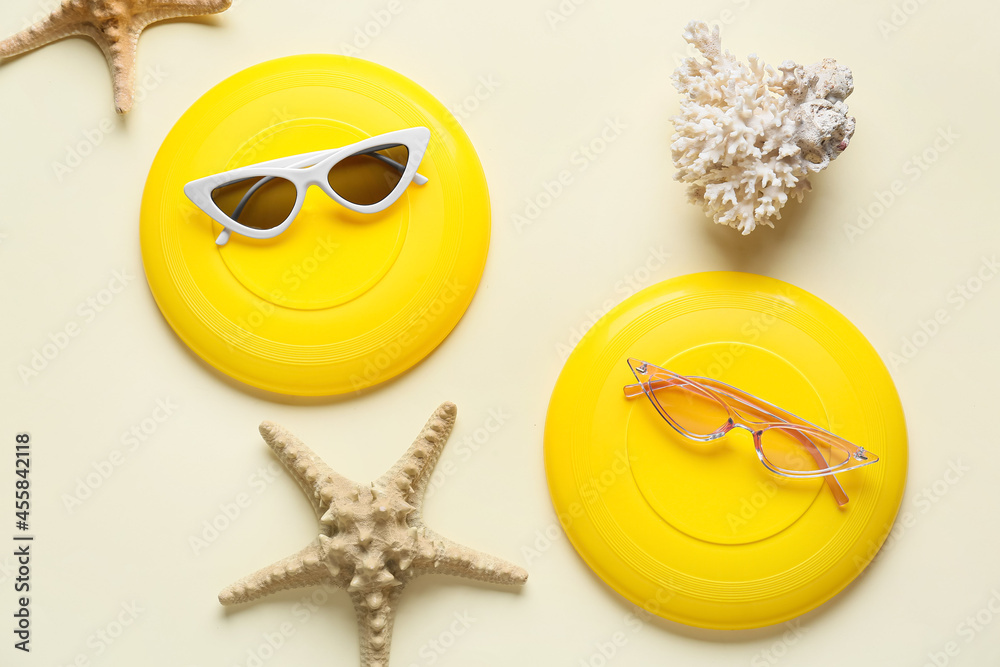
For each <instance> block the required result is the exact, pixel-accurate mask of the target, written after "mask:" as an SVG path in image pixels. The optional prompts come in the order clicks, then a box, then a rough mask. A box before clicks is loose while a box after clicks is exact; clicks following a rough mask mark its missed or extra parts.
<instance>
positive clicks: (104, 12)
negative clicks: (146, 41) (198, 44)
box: [0, 0, 233, 114]
mask: <svg viewBox="0 0 1000 667" xmlns="http://www.w3.org/2000/svg"><path fill="white" fill-rule="evenodd" d="M232 4H233V0H64V2H63V3H62V5H61V6H60V7H59V8H58V9H56V10H55V11H54V12H52V13H51V14H50V15H49V16H48V17H46V18H44V19H42V20H41V21H39V22H38V23H36V24H35V25H33V26H31V27H29V28H25V29H24V30H22V31H21V32H19V33H17V34H16V35H14V36H12V37H8V38H7V39H5V40H3V41H2V42H0V58H9V57H10V56H16V55H18V54H21V53H24V52H26V51H31V50H32V49H37V48H38V47H40V46H45V45H46V44H49V43H50V42H54V41H56V40H59V39H62V38H63V37H69V36H71V35H85V36H87V37H90V38H92V39H93V40H94V41H95V42H97V45H98V46H100V47H101V51H103V52H104V57H105V58H107V59H108V65H109V66H110V67H111V78H112V82H113V85H114V90H115V109H116V110H117V111H118V113H120V114H124V113H127V112H128V110H129V109H131V108H132V99H133V97H134V95H135V51H136V45H137V44H138V42H139V33H141V32H142V31H143V29H144V28H145V27H146V26H148V25H149V24H150V23H155V22H156V21H164V20H166V19H174V18H180V17H185V16H203V15H205V14H216V13H218V12H221V11H224V10H226V9H229V7H230V6H231V5H232Z"/></svg>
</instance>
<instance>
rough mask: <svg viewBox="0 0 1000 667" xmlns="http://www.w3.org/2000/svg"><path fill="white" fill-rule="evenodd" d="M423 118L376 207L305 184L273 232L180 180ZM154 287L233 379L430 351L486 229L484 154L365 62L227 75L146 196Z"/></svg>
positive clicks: (281, 66) (283, 383) (308, 391)
mask: <svg viewBox="0 0 1000 667" xmlns="http://www.w3.org/2000/svg"><path fill="white" fill-rule="evenodd" d="M416 126H424V127H427V128H429V129H430V130H431V139H430V145H429V147H428V149H427V153H426V154H425V155H424V157H423V160H422V162H421V163H420V167H419V172H420V173H421V174H423V175H424V176H426V177H427V178H428V179H429V181H428V182H427V183H426V184H424V185H420V186H417V185H414V184H411V185H410V187H409V188H407V190H406V191H405V192H404V193H403V195H402V196H401V197H400V198H399V200H397V201H396V202H395V203H393V204H392V205H391V206H390V207H388V208H387V209H386V210H384V211H382V212H380V213H375V214H362V213H357V212H354V211H351V210H349V209H347V208H345V207H343V206H340V205H338V204H337V203H336V202H334V201H333V200H331V199H330V198H329V197H327V196H326V195H325V194H324V193H323V192H321V191H320V190H319V189H318V188H310V190H309V193H308V195H307V196H306V200H305V204H304V206H303V209H302V212H301V213H300V214H299V215H298V216H297V217H296V218H295V220H294V221H293V222H292V224H291V226H290V227H289V228H288V229H287V230H286V231H285V232H283V233H282V234H280V235H278V236H276V237H274V238H271V239H251V238H247V237H245V236H240V235H238V234H234V235H233V236H232V238H231V239H230V241H229V242H228V243H227V244H226V245H224V246H216V244H215V238H216V236H217V235H218V234H219V232H220V231H221V230H222V227H221V226H220V225H219V224H217V223H216V222H214V221H213V220H212V219H211V218H209V217H208V216H207V215H206V214H205V213H203V212H202V211H201V210H200V209H198V208H197V207H196V206H194V204H192V203H191V202H190V201H189V200H188V199H187V197H185V195H184V192H183V188H184V185H185V184H186V183H188V182H189V181H192V180H195V179H197V178H201V177H203V176H209V175H212V174H217V173H220V172H223V171H227V170H229V169H234V168H236V167H241V166H244V165H248V164H254V163H258V162H262V161H266V160H271V159H274V158H279V157H284V156H288V155H296V154H299V153H306V152H312V151H317V150H322V149H326V148H335V147H338V146H344V145H347V144H351V143H354V142H357V141H360V140H362V139H364V138H367V137H370V136H374V135H377V134H382V133H385V132H390V131H393V130H400V129H404V128H409V127H416ZM140 237H141V242H142V257H143V264H144V266H145V270H146V277H147V279H148V281H149V286H150V289H151V290H152V293H153V296H154V297H155V299H156V303H157V305H158V306H159V308H160V310H161V311H162V313H163V315H164V317H165V318H166V320H167V322H169V323H170V326H171V327H173V329H174V331H175V332H176V333H177V335H178V336H180V338H181V339H182V340H183V341H184V342H185V343H186V344H187V345H188V346H189V347H190V348H191V349H192V350H194V352H195V353H197V354H198V355H199V356H200V357H202V358H203V359H204V360H205V361H207V362H208V363H210V364H211V365H212V366H215V367H216V368H218V369H219V370H220V371H222V372H223V373H226V374H228V375H230V376H232V377H234V378H236V379H238V380H241V381H242V382H245V383H247V384H250V385H253V386H255V387H259V388H261V389H265V390H268V391H273V392H279V393H285V394H295V395H303V396H321V395H334V394H343V393H346V392H351V391H357V390H360V389H364V388H366V387H369V386H372V385H374V384H377V383H379V382H383V381H385V380H387V379H389V378H392V377H394V376H396V375H398V374H399V373H402V372H403V371H405V370H407V369H408V368H410V367H411V366H413V365H414V364H416V363H417V362H419V361H420V360H421V359H423V358H424V357H425V356H426V355H428V354H429V353H430V352H431V351H432V350H433V349H434V348H435V347H437V345H438V344H440V343H441V341H443V340H444V338H445V337H446V336H447V335H448V334H449V333H450V332H451V330H452V329H453V328H454V327H455V325H456V324H457V323H458V321H459V319H460V318H461V317H462V315H463V313H464V312H465V310H466V308H467V307H468V305H469V302H470V301H471V300H472V296H473V294H474V293H475V291H476V287H477V285H478V284H479V279H480V277H481V275H482V272H483V267H484V265H485V262H486V254H487V250H488V248H489V239H490V207H489V194H488V192H487V188H486V179H485V176H484V175H483V169H482V166H481V164H480V162H479V158H478V157H477V155H476V152H475V150H474V149H473V147H472V144H471V142H470V141H469V139H468V137H467V136H466V134H465V132H464V131H463V130H462V128H461V126H460V125H459V124H458V121H456V120H455V118H454V117H453V116H452V115H451V114H450V113H449V112H448V110H447V109H445V107H444V106H443V105H442V104H441V103H440V102H438V101H437V100H436V99H434V98H433V97H432V96H431V95H430V93H428V92H427V91H425V90H424V89H422V88H420V87H419V86H418V85H417V84H415V83H414V82H412V81H410V80H409V79H407V78H405V77H403V76H401V75H400V74H397V73H396V72H393V71H391V70H388V69H386V68H384V67H380V66H378V65H375V64H373V63H370V62H367V61H364V60H359V59H356V58H349V57H346V56H333V55H305V56H292V57H288V58H281V59H278V60H273V61H270V62H265V63H262V64H260V65H256V66H254V67H251V68H249V69H247V70H244V71H242V72H240V73H239V74H236V75H235V76H233V77H231V78H229V79H226V80H225V81H223V82H222V83H220V84H219V85H217V86H216V87H214V88H213V89H212V90H210V91H209V92H208V93H206V94H205V95H204V96H203V97H202V98H201V99H199V100H198V101H197V102H195V103H194V105H192V106H191V108H190V109H189V110H188V111H187V112H186V113H185V114H184V115H183V116H182V117H181V118H180V120H179V121H177V124H176V125H175V126H174V128H173V129H172V130H171V132H170V134H169V135H168V136H167V138H166V140H165V141H164V142H163V145H162V147H161V148H160V150H159V152H158V153H157V155H156V159H155V160H154V162H153V166H152V168H151V169H150V172H149V178H148V179H147V181H146V189H145V192H144V194H143V200H142V215H141V233H140Z"/></svg>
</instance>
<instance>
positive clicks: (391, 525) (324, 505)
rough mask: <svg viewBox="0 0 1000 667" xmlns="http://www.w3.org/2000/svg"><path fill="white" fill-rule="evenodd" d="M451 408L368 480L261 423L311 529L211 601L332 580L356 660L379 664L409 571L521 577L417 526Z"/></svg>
mask: <svg viewBox="0 0 1000 667" xmlns="http://www.w3.org/2000/svg"><path fill="white" fill-rule="evenodd" d="M456 412H457V410H456V408H455V405H454V404H453V403H444V404H442V405H441V406H440V407H439V408H438V409H437V410H436V411H435V412H434V414H433V415H432V416H431V418H430V420H429V421H428V422H427V424H426V425H425V426H424V429H423V430H422V431H421V432H420V435H419V436H417V439H416V440H415V441H414V442H413V444H412V445H410V448H409V449H408V450H407V452H406V453H405V454H404V455H403V456H402V458H400V459H399V461H397V462H396V464H395V465H394V466H392V467H391V468H390V469H389V470H388V471H387V472H386V473H385V474H384V475H382V476H381V477H380V478H378V479H377V480H376V481H374V482H372V483H370V484H358V483H356V482H352V481H351V480H349V479H347V478H345V477H342V476H341V475H339V474H337V473H336V472H334V471H333V470H332V469H331V468H330V467H329V466H327V465H326V464H325V463H323V461H322V460H320V458H319V457H318V456H316V454H314V453H313V452H312V450H310V449H309V448H308V447H306V446H305V445H304V444H302V443H301V442H299V440H298V439H296V438H295V437H294V436H293V435H291V434H290V433H289V432H288V431H286V430H285V429H283V428H281V427H280V426H278V425H276V424H273V423H271V422H264V423H263V424H261V425H260V433H261V435H262V436H263V437H264V440H265V441H266V442H267V444H268V445H269V446H270V447H271V449H272V450H274V453H275V454H276V455H277V456H278V458H279V459H280V460H281V462H282V463H283V464H284V465H285V467H286V468H287V469H288V471H289V472H290V473H291V475H292V476H293V477H294V478H295V479H296V481H298V483H299V485H300V486H301V487H302V490H303V491H304V492H305V494H306V496H307V497H308V498H309V501H310V502H311V503H312V506H313V509H314V510H315V511H316V516H317V517H318V518H319V522H320V532H319V535H318V536H317V537H316V538H315V539H314V540H312V541H311V542H309V544H307V545H306V546H305V547H304V548H303V549H301V550H300V551H298V552H296V553H294V554H292V555H291V556H288V557H287V558H283V559H281V560H279V561H277V562H276V563H273V564H272V565H269V566H268V567H265V568H263V569H261V570H258V571H257V572H254V573H253V574H250V575H248V576H246V577H244V578H243V579H240V580H239V581H237V582H236V583H234V584H233V585H231V586H229V587H228V588H226V589H225V590H223V591H222V592H221V593H220V594H219V602H221V603H222V604H224V605H231V604H237V603H240V602H248V601H250V600H254V599H256V598H259V597H262V596H265V595H269V594H270V593H274V592H276V591H280V590H284V589H288V588H299V587H303V586H311V585H331V586H336V587H338V588H342V589H344V590H345V591H347V592H348V593H349V594H350V596H351V600H352V601H353V602H354V609H355V612H356V613H357V616H358V628H359V632H360V635H361V665H362V667H386V666H387V665H388V662H389V643H390V639H391V634H392V624H393V617H394V613H395V609H396V602H397V600H398V599H399V594H400V591H402V590H403V586H404V585H405V584H406V583H407V582H408V581H410V580H411V579H413V578H415V577H418V576H420V575H422V574H431V573H441V574H452V575H457V576H460V577H468V578H470V579H477V580H480V581H487V582H492V583H498V584H523V583H524V582H525V580H527V578H528V573H527V572H525V571H524V570H523V569H522V568H520V567H518V566H516V565H513V564H511V563H508V562H506V561H504V560H501V559H499V558H496V557H494V556H491V555H489V554H486V553H482V552H479V551H475V550H473V549H470V548H468V547H464V546H462V545H460V544H457V543H455V542H452V541H451V540H449V539H446V538H444V537H441V536H440V535H437V534H436V533H434V532H433V531H431V530H430V529H429V528H427V527H426V526H424V522H423V517H422V514H421V504H422V502H423V498H424V491H425V490H426V488H427V483H428V481H429V479H430V475H431V472H432V471H433V469H434V465H435V464H436V463H437V460H438V458H439V457H440V456H441V451H442V450H443V449H444V446H445V444H446V443H447V441H448V436H449V435H450V434H451V430H452V428H453V427H454V425H455V415H456Z"/></svg>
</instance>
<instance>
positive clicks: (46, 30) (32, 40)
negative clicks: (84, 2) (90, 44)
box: [0, 3, 96, 58]
mask: <svg viewBox="0 0 1000 667" xmlns="http://www.w3.org/2000/svg"><path fill="white" fill-rule="evenodd" d="M89 26H90V23H89V22H88V21H87V19H86V16H85V15H84V13H82V11H81V7H79V6H77V5H76V4H72V3H64V4H63V5H62V6H60V7H59V8H58V9H56V10H55V11H54V12H52V14H50V15H49V16H47V17H45V18H44V19H42V20H41V21H39V22H38V23H36V24H34V25H32V26H29V27H27V28H25V29H24V30H22V31H21V32H19V33H17V34H16V35H12V36H10V37H8V38H7V39H5V40H3V41H2V42H0V58H8V57H10V56H16V55H18V54H21V53H24V52H26V51H31V50H32V49H37V48H38V47H40V46H45V45H46V44H50V43H52V42H54V41H56V40H59V39H62V38H63V37H69V36H71V35H87V36H89V37H93V36H94V32H96V31H88V30H86V27H89Z"/></svg>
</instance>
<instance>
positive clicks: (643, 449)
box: [626, 342, 836, 544]
mask: <svg viewBox="0 0 1000 667" xmlns="http://www.w3.org/2000/svg"><path fill="white" fill-rule="evenodd" d="M649 361H651V362H652V363H655V364H658V365H660V366H662V367H663V368H666V369H668V370H671V371H674V372H676V373H680V374H682V375H692V376H702V377H711V378H714V379H717V380H720V381H722V382H725V383H727V384H730V385H732V386H734V387H738V388H739V389H742V390H744V391H747V392H749V393H751V394H753V395H754V396H757V397H759V398H762V399H764V400H766V401H768V402H770V403H773V404H774V405H777V406H779V407H781V408H784V409H785V410H787V411H789V412H791V413H793V414H795V415H799V416H801V417H803V418H804V419H808V420H809V421H812V422H813V423H815V424H816V425H818V426H822V427H826V426H827V424H826V412H825V410H824V408H823V403H822V401H821V400H820V398H819V396H818V395H817V394H816V391H815V389H813V387H812V385H811V384H810V383H809V381H808V380H807V379H806V378H805V377H804V376H803V375H802V374H801V373H800V372H799V371H798V370H797V369H796V368H795V367H794V366H792V365H791V364H790V363H789V362H788V361H786V360H785V359H783V358H782V357H780V356H778V355H776V354H774V353H773V352H770V351H768V350H765V349H763V348H760V347H757V346H754V345H750V344H747V343H741V342H717V343H707V344H704V345H699V346H696V347H692V348H690V349H687V350H684V351H683V352H681V353H679V354H676V355H675V356H673V357H671V358H670V359H650V360H649ZM661 362H662V363H661ZM631 404H632V405H631V409H630V412H629V417H628V427H627V436H626V438H627V447H628V456H629V460H630V461H631V469H632V475H633V477H634V479H635V481H636V485H637V486H638V488H639V491H640V493H641V494H642V495H643V497H644V498H645V500H646V502H648V503H649V505H650V507H651V508H652V509H653V510H654V511H655V512H656V513H657V514H658V515H659V516H660V517H661V518H662V519H663V520H664V521H666V522H667V523H669V524H670V525H671V526H673V527H674V528H676V529H677V530H679V531H681V532H683V533H685V534H687V535H689V536H691V537H694V538H696V539H699V540H702V541H705V542H711V543H715V544H746V543H749V542H756V541H759V540H763V539H766V538H768V537H771V536H772V535H775V534H777V533H779V532H780V531H782V530H784V529H785V528H788V527H789V526H790V525H792V524H793V523H794V522H795V521H797V520H798V519H799V517H801V516H802V515H803V514H805V512H806V511H807V510H808V509H809V507H810V505H811V504H812V503H813V502H816V501H823V502H836V501H835V500H834V498H833V496H832V495H830V494H820V491H821V490H822V488H823V487H824V486H825V482H824V481H823V479H822V478H813V479H792V478H788V477H781V476H778V475H775V474H774V473H772V472H771V471H769V470H768V469H767V468H765V467H764V466H763V465H762V464H761V462H760V460H759V459H758V457H757V453H756V450H755V449H754V444H753V437H752V435H751V434H750V433H748V432H747V431H744V430H742V429H736V430H733V431H731V432H730V433H728V434H726V435H725V436H724V437H722V438H719V439H717V440H712V441H710V442H697V441H694V440H690V439H688V438H686V437H684V436H682V435H681V434H680V433H678V432H677V431H676V430H674V429H673V428H672V427H671V426H670V425H669V424H668V423H667V422H666V421H665V420H664V419H663V418H662V417H660V415H659V413H658V412H657V411H656V410H655V409H654V407H653V406H652V405H651V404H650V402H649V400H648V399H647V398H646V397H642V398H641V400H635V401H632V402H631ZM720 426H721V424H720ZM826 496H828V497H826Z"/></svg>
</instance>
